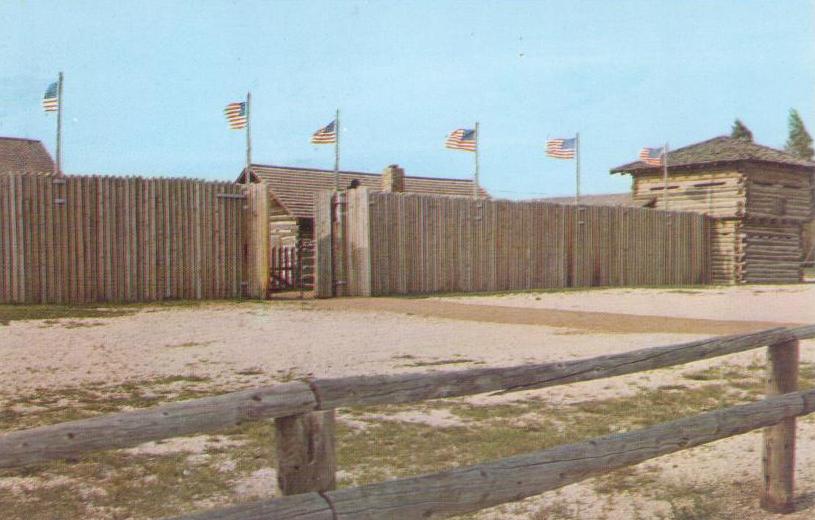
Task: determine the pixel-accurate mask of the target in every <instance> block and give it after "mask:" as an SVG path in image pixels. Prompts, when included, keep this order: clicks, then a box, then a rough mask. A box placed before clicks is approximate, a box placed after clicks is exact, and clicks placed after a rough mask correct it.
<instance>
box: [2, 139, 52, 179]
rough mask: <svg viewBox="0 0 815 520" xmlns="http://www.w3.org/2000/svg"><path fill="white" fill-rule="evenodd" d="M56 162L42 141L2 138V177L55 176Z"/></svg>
mask: <svg viewBox="0 0 815 520" xmlns="http://www.w3.org/2000/svg"><path fill="white" fill-rule="evenodd" d="M54 171H55V166H54V161H53V160H52V159H51V156H50V155H48V151H46V149H45V147H44V146H43V144H42V143H41V142H40V141H36V140H34V139H23V138H20V137H0V175H8V174H12V173H33V174H37V175H53V174H54Z"/></svg>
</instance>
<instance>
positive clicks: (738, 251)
mask: <svg viewBox="0 0 815 520" xmlns="http://www.w3.org/2000/svg"><path fill="white" fill-rule="evenodd" d="M667 164H668V179H667V190H668V191H667V193H668V207H667V208H666V207H665V199H664V197H663V195H664V194H665V193H666V186H665V184H666V181H665V180H663V170H662V167H660V166H655V165H652V164H646V163H645V162H643V161H641V160H640V161H634V162H631V163H627V164H623V165H620V166H617V167H615V168H612V169H611V170H610V171H611V173H613V174H614V173H620V174H630V175H631V176H632V180H633V184H632V190H633V198H634V200H635V201H636V202H638V203H640V204H642V205H647V206H649V207H653V208H656V209H663V210H665V209H667V210H670V211H692V212H697V213H703V214H705V215H708V216H710V217H712V218H713V219H715V220H716V222H714V223H713V225H712V226H711V227H712V230H713V237H712V239H711V250H712V269H713V271H712V273H711V274H712V279H713V281H714V283H748V282H752V283H790V282H799V281H801V280H802V278H803V269H802V263H803V261H804V260H805V259H806V258H807V253H809V252H810V249H811V245H808V244H810V241H809V240H807V241H803V240H802V235H803V234H804V233H807V237H806V238H808V239H809V238H810V235H811V231H805V230H806V229H809V227H808V226H811V223H812V221H813V216H815V215H814V214H813V199H815V197H813V175H815V162H813V161H809V160H804V159H801V158H800V157H796V156H795V155H793V154H790V153H788V152H786V151H784V150H779V149H776V148H771V147H769V146H764V145H761V144H758V143H754V142H753V141H752V140H748V139H739V138H733V137H731V136H718V137H714V138H712V139H707V140H705V141H700V142H698V143H693V144H690V145H687V146H684V147H681V148H678V149H674V150H671V151H670V152H669V153H668V156H667ZM805 226H806V227H805Z"/></svg>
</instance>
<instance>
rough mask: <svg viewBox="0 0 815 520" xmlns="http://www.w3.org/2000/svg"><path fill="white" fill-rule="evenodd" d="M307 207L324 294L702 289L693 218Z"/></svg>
mask: <svg viewBox="0 0 815 520" xmlns="http://www.w3.org/2000/svg"><path fill="white" fill-rule="evenodd" d="M315 205H316V206H315V224H316V237H317V244H318V245H317V247H318V249H317V256H318V261H317V264H318V273H317V294H318V295H319V296H323V297H326V296H331V295H344V294H345V295H354V296H356V295H386V294H410V293H433V292H459V291H461V292H470V291H501V290H524V289H539V288H561V287H593V286H648V285H691V284H704V283H709V281H710V243H709V242H710V238H709V236H710V223H709V222H708V220H707V218H706V217H705V216H703V215H699V214H695V213H679V212H664V211H655V210H651V209H645V208H627V207H597V206H568V205H558V204H551V203H545V202H513V201H506V200H474V199H467V198H456V197H440V196H426V195H414V194H404V193H399V194H394V193H382V192H368V191H367V190H366V189H364V188H363V189H356V190H350V191H348V192H347V193H341V194H339V195H335V196H334V198H333V199H332V198H331V197H330V196H328V195H321V196H318V197H317V198H316V201H315ZM327 205H330V206H328V207H326V206H327ZM319 206H324V207H322V208H320V207H319ZM321 238H322V239H321ZM332 245H333V248H332ZM321 256H322V261H321V260H320V257H321ZM337 257H339V258H337ZM328 266H333V267H332V270H331V271H328V270H327V267H328Z"/></svg>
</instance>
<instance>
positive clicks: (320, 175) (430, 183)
mask: <svg viewBox="0 0 815 520" xmlns="http://www.w3.org/2000/svg"><path fill="white" fill-rule="evenodd" d="M252 179H253V180H256V181H260V182H264V183H266V184H267V185H268V186H269V189H270V191H271V193H272V196H274V197H275V199H277V201H278V202H279V203H280V204H281V205H282V206H283V207H284V208H285V209H286V210H287V211H288V212H289V214H290V215H292V216H294V217H298V218H313V217H314V208H313V206H314V194H315V193H317V192H318V191H323V190H333V189H334V171H333V170H318V169H315V168H292V167H288V166H266V165H262V164H253V165H252ZM354 179H356V180H358V181H359V184H360V186H362V187H366V188H369V189H371V190H372V191H381V189H382V175H381V174H379V173H363V172H350V171H340V186H341V187H343V188H345V187H347V186H348V185H349V184H351V181H352V180H354ZM242 180H243V172H241V175H240V176H239V177H238V182H241V181H242ZM405 192H407V193H421V194H425V195H452V196H460V197H472V195H473V181H472V180H470V179H440V178H434V177H411V176H408V175H405ZM480 192H481V196H482V197H485V198H487V197H489V194H488V193H487V192H486V191H485V190H484V189H483V188H481V189H480Z"/></svg>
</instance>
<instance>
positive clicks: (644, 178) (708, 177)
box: [632, 166, 746, 285]
mask: <svg viewBox="0 0 815 520" xmlns="http://www.w3.org/2000/svg"><path fill="white" fill-rule="evenodd" d="M745 183H746V176H745V175H744V174H743V173H742V172H740V171H739V170H737V169H736V168H734V167H732V166H731V167H729V168H717V169H710V170H698V169H697V170H686V171H678V172H670V176H669V178H668V209H669V210H671V211H691V212H695V213H703V214H705V215H708V216H710V217H713V218H714V220H713V226H712V233H711V244H710V255H711V258H710V262H711V282H712V283H714V284H725V285H728V284H733V283H737V282H738V281H739V279H738V275H737V269H736V268H737V265H738V261H739V258H738V255H739V253H740V248H741V247H742V246H741V244H740V243H739V240H738V234H739V219H741V218H742V217H743V216H744V212H745V206H746V188H745ZM632 189H633V192H634V200H635V201H636V202H639V203H641V204H643V205H645V204H648V203H653V204H652V207H653V208H654V209H660V210H664V209H665V199H664V197H663V194H664V192H665V183H664V181H663V178H662V173H661V171H660V172H656V171H654V172H647V173H641V174H637V175H635V176H634V179H633V186H632Z"/></svg>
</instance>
